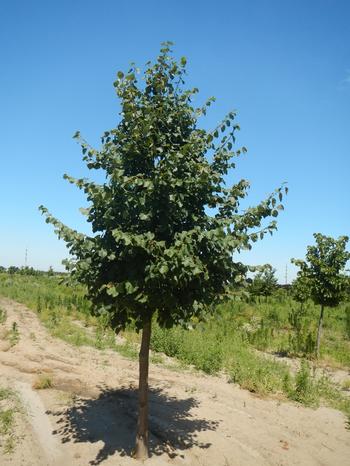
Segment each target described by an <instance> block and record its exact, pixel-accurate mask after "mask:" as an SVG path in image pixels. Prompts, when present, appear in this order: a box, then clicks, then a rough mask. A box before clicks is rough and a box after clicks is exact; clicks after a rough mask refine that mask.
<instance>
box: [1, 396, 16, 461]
mask: <svg viewBox="0 0 350 466" xmlns="http://www.w3.org/2000/svg"><path fill="white" fill-rule="evenodd" d="M18 410H19V409H18V401H17V399H16V396H15V394H14V392H13V391H12V390H10V389H8V388H3V387H0V447H1V448H2V450H3V452H4V453H6V454H8V453H11V452H12V451H13V449H14V447H15V435H14V426H15V414H16V412H17V411H18Z"/></svg>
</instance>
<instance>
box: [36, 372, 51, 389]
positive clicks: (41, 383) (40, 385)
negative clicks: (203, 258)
mask: <svg viewBox="0 0 350 466" xmlns="http://www.w3.org/2000/svg"><path fill="white" fill-rule="evenodd" d="M52 387H53V381H52V378H51V377H50V376H49V375H47V374H40V375H39V376H38V377H37V379H36V380H35V381H34V383H33V388H34V389H35V390H44V389H47V388H52Z"/></svg>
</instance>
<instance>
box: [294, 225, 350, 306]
mask: <svg viewBox="0 0 350 466" xmlns="http://www.w3.org/2000/svg"><path fill="white" fill-rule="evenodd" d="M314 238H315V240H316V245H314V246H308V248H307V253H306V260H305V261H302V260H296V259H292V262H293V263H294V264H295V265H297V266H298V267H299V268H300V270H299V272H298V280H299V284H300V283H302V286H303V287H304V288H305V287H308V288H309V290H310V296H311V298H312V300H313V301H314V303H315V304H321V305H322V306H328V307H335V306H337V305H338V304H339V303H340V301H341V300H342V299H343V298H344V295H345V291H346V286H347V281H348V278H347V277H346V275H345V274H344V269H345V266H346V263H347V261H348V260H349V259H350V252H348V251H346V243H347V242H348V239H349V238H348V237H347V236H340V237H339V238H338V239H337V240H335V239H333V238H331V237H329V236H324V235H321V234H320V233H315V234H314Z"/></svg>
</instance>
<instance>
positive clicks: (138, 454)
mask: <svg viewBox="0 0 350 466" xmlns="http://www.w3.org/2000/svg"><path fill="white" fill-rule="evenodd" d="M150 339H151V318H149V319H148V320H147V321H145V323H144V325H143V330H142V340H141V348H140V353H139V415H138V420H137V433H136V444H135V450H134V455H133V456H134V458H136V459H138V460H145V459H147V458H148V457H149V452H148V366H149V345H150Z"/></svg>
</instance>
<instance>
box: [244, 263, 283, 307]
mask: <svg viewBox="0 0 350 466" xmlns="http://www.w3.org/2000/svg"><path fill="white" fill-rule="evenodd" d="M275 273H276V269H274V268H273V267H272V265H270V264H266V265H264V266H263V267H262V270H261V271H260V272H258V273H257V274H256V275H255V276H254V278H253V280H252V282H251V284H250V286H249V292H250V293H251V294H252V295H253V296H258V297H259V298H260V296H265V299H266V300H267V297H268V296H271V295H272V294H273V292H274V291H276V289H277V278H276V277H275Z"/></svg>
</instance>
